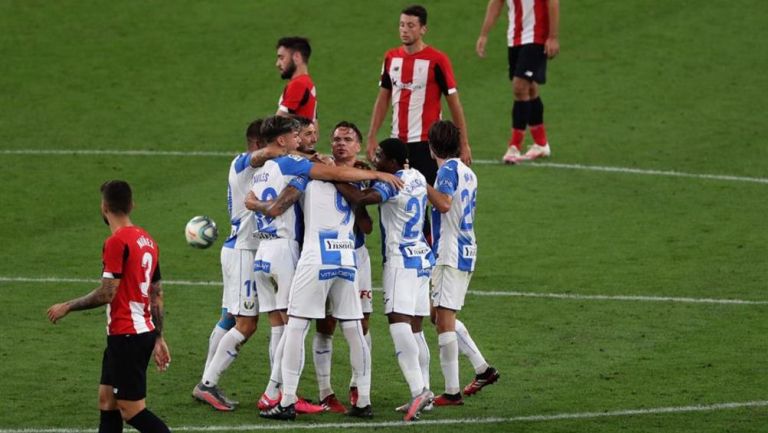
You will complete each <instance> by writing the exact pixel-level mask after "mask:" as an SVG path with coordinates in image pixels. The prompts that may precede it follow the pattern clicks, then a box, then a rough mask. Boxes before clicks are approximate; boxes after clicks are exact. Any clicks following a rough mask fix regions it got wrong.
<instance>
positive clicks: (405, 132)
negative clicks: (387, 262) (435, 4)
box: [367, 5, 472, 229]
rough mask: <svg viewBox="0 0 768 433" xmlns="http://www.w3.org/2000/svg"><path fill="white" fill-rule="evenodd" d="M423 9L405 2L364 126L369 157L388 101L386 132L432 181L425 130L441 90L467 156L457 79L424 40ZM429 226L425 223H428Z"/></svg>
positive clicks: (440, 54)
mask: <svg viewBox="0 0 768 433" xmlns="http://www.w3.org/2000/svg"><path fill="white" fill-rule="evenodd" d="M426 32H427V10H426V9H425V8H424V7H422V6H419V5H413V6H409V7H406V8H405V9H403V10H402V11H401V13H400V41H401V42H402V46H400V47H397V48H393V49H391V50H389V51H387V52H386V54H385V55H384V64H383V66H382V72H381V79H380V81H379V87H380V88H379V94H378V96H377V97H376V102H375V103H374V105H373V114H372V116H371V125H370V128H369V129H368V146H367V153H368V159H369V160H371V161H373V157H374V155H375V154H376V147H377V144H376V143H377V141H376V133H377V132H378V131H379V128H380V127H381V124H382V122H383V121H384V118H385V117H386V114H387V106H388V105H389V104H391V105H392V133H391V135H390V136H391V137H393V138H399V139H400V140H401V141H402V142H404V143H408V151H409V157H408V160H409V163H410V166H411V167H412V168H415V169H416V170H418V171H420V172H421V173H422V174H423V175H424V177H425V178H426V180H427V182H428V183H430V184H431V183H433V182H434V181H435V175H436V173H437V165H436V164H435V161H434V160H433V159H432V158H431V157H430V156H429V146H428V144H427V131H429V127H430V126H431V125H432V123H434V122H436V121H437V120H439V119H440V111H441V109H440V96H441V95H445V100H446V102H447V103H448V108H449V110H450V111H451V117H452V118H453V120H454V122H456V124H457V125H458V126H459V128H460V129H461V131H462V142H461V158H462V160H463V161H464V162H465V163H466V164H470V163H471V161H472V152H471V150H470V147H469V141H468V140H467V137H468V135H467V126H466V122H465V120H464V110H463V108H462V106H461V101H459V93H458V91H457V90H456V79H455V78H454V75H453V67H452V66H451V62H450V60H448V57H447V56H446V55H445V54H444V53H443V52H442V51H439V50H437V49H435V48H434V47H432V46H429V45H427V44H426V43H425V42H424V40H423V37H424V34H426ZM427 229H428V228H427Z"/></svg>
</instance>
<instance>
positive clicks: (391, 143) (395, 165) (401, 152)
mask: <svg viewBox="0 0 768 433" xmlns="http://www.w3.org/2000/svg"><path fill="white" fill-rule="evenodd" d="M375 159H376V161H375V164H376V170H379V171H385V172H387V173H394V172H396V171H398V170H401V169H402V168H403V167H404V166H405V164H407V163H408V146H406V144H405V143H403V142H402V141H400V139H398V138H387V139H386V140H384V141H382V142H381V143H379V148H378V149H376V158H375Z"/></svg>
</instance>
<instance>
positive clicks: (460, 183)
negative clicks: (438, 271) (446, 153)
mask: <svg viewBox="0 0 768 433" xmlns="http://www.w3.org/2000/svg"><path fill="white" fill-rule="evenodd" d="M435 189H436V190H437V191H438V192H441V193H443V194H448V195H450V196H451V199H452V200H451V207H450V209H449V210H448V212H446V213H444V214H441V213H440V212H438V211H437V210H436V209H432V239H433V240H434V241H433V243H432V247H433V249H434V251H435V255H436V256H437V264H438V265H446V266H450V267H452V268H456V269H458V270H460V271H466V272H472V271H474V269H475V261H476V259H477V240H476V238H475V230H474V223H475V206H476V201H477V176H475V173H474V172H473V171H472V170H471V169H470V168H469V167H467V166H466V165H465V164H464V163H463V162H461V160H460V159H459V158H452V159H449V160H448V161H446V162H445V164H443V166H442V167H440V169H439V170H438V171H437V179H436V180H435Z"/></svg>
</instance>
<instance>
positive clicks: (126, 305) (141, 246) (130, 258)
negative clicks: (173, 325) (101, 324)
mask: <svg viewBox="0 0 768 433" xmlns="http://www.w3.org/2000/svg"><path fill="white" fill-rule="evenodd" d="M158 255H159V250H158V247H157V243H156V242H155V240H154V239H152V237H151V236H150V235H149V234H148V233H147V232H146V231H144V229H142V228H141V227H136V226H129V227H122V228H120V229H118V230H117V231H116V232H115V233H113V234H112V236H110V237H109V238H108V239H107V240H106V241H105V242H104V251H103V253H102V260H103V262H104V270H103V271H102V278H115V279H120V284H119V286H118V287H117V293H116V294H115V297H114V298H113V299H112V302H111V303H110V304H109V305H107V334H109V335H123V334H142V333H144V332H150V331H153V330H154V329H155V325H154V323H152V315H151V313H150V311H149V306H150V303H149V290H150V283H151V282H155V281H159V280H160V267H159V265H158V261H157V259H158Z"/></svg>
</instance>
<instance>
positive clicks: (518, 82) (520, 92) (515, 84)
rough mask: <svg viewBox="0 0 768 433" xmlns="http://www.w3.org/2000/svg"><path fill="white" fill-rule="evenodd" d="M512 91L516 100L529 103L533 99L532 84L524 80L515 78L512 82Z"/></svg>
mask: <svg viewBox="0 0 768 433" xmlns="http://www.w3.org/2000/svg"><path fill="white" fill-rule="evenodd" d="M512 91H513V92H514V94H515V100H517V101H527V100H529V99H530V98H531V82H530V81H528V80H524V79H522V78H515V80H514V81H512Z"/></svg>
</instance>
